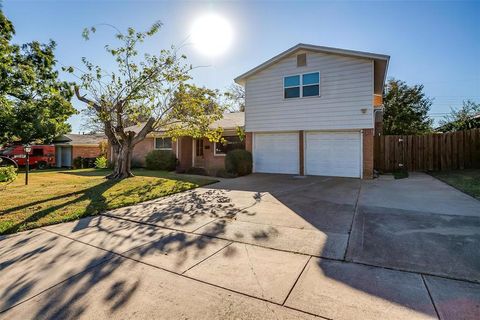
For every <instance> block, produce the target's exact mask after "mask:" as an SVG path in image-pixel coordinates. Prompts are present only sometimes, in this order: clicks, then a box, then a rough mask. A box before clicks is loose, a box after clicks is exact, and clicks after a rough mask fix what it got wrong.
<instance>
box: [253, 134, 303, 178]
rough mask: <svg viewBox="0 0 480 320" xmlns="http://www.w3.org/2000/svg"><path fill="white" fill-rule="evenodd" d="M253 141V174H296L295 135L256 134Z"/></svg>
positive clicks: (297, 165) (296, 153)
mask: <svg viewBox="0 0 480 320" xmlns="http://www.w3.org/2000/svg"><path fill="white" fill-rule="evenodd" d="M254 139H255V141H254V148H255V150H254V164H255V172H264V173H289V174H298V170H299V169H298V167H299V155H298V152H299V147H298V134H297V133H271V134H270V133H269V134H266V133H256V134H255V135H254Z"/></svg>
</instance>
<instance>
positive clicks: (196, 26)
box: [191, 13, 233, 56]
mask: <svg viewBox="0 0 480 320" xmlns="http://www.w3.org/2000/svg"><path fill="white" fill-rule="evenodd" d="M191 37H192V42H193V44H194V46H195V48H196V49H197V50H198V51H199V52H200V53H202V54H205V55H208V56H219V55H221V54H222V53H225V52H226V51H227V50H228V48H229V47H230V45H231V43H232V40H233V30H232V27H231V25H230V23H229V21H228V20H227V19H225V18H224V17H222V16H219V15H216V14H212V13H211V14H207V15H203V16H200V17H199V18H197V19H196V20H195V21H194V23H193V25H192V30H191Z"/></svg>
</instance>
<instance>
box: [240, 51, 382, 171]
mask: <svg viewBox="0 0 480 320" xmlns="http://www.w3.org/2000/svg"><path fill="white" fill-rule="evenodd" d="M389 59H390V57H389V56H386V55H381V54H374V53H367V52H359V51H351V50H343V49H336V48H328V47H321V46H314V45H308V44H298V45H296V46H294V47H292V48H290V49H288V50H287V51H285V52H282V53H281V54H279V55H277V56H275V57H273V58H272V59H270V60H268V61H266V62H264V63H263V64H261V65H259V66H258V67H256V68H254V69H252V70H250V71H248V72H246V73H244V74H243V75H241V76H239V77H237V78H236V79H235V82H236V83H238V84H240V85H243V86H245V96H246V101H245V132H246V146H247V149H248V150H251V151H252V153H253V170H254V172H266V173H287V174H297V175H298V174H299V175H322V176H340V177H358V178H372V176H373V136H374V129H375V122H376V121H375V119H378V123H377V125H380V123H381V116H377V117H376V116H375V114H376V111H377V110H378V111H381V110H382V93H383V87H384V83H385V77H386V73H387V67H388V62H389Z"/></svg>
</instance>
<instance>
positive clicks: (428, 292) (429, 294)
mask: <svg viewBox="0 0 480 320" xmlns="http://www.w3.org/2000/svg"><path fill="white" fill-rule="evenodd" d="M420 277H422V282H423V285H424V286H425V289H426V290H427V294H428V297H429V299H430V302H431V303H432V306H433V309H434V310H435V313H436V315H437V318H438V319H441V318H440V313H439V312H438V309H437V306H436V305H435V300H433V297H432V293H431V292H430V288H428V285H427V281H425V276H424V275H423V274H421V275H420Z"/></svg>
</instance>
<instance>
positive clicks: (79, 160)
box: [73, 157, 82, 169]
mask: <svg viewBox="0 0 480 320" xmlns="http://www.w3.org/2000/svg"><path fill="white" fill-rule="evenodd" d="M81 167H82V157H76V158H75V159H73V168H74V169H80V168H81Z"/></svg>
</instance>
